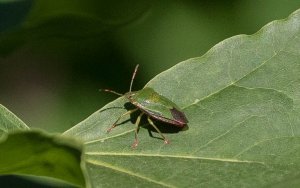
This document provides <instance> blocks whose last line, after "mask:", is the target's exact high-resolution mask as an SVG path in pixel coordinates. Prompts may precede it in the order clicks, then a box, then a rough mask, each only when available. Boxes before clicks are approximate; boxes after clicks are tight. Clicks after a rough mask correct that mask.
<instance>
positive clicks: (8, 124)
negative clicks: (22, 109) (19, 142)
mask: <svg viewBox="0 0 300 188" xmlns="http://www.w3.org/2000/svg"><path fill="white" fill-rule="evenodd" d="M26 129H29V128H28V127H27V125H26V124H25V123H24V122H23V121H22V120H20V119H19V118H18V117H17V116H16V115H15V114H13V113H12V112H11V111H9V110H8V109H7V108H5V107H4V106H2V105H1V104H0V138H1V136H2V135H3V134H4V133H7V132H9V131H15V130H26Z"/></svg>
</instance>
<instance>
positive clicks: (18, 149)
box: [0, 131, 85, 187]
mask: <svg viewBox="0 0 300 188" xmlns="http://www.w3.org/2000/svg"><path fill="white" fill-rule="evenodd" d="M0 151H1V154H0V175H4V174H19V175H35V176H48V177H52V178H57V179H61V180H64V181H67V182H69V183H71V184H74V185H79V186H82V187H84V186H85V180H84V175H83V172H82V170H81V166H80V163H81V153H82V146H81V144H79V143H76V142H74V141H73V140H70V139H66V138H64V137H61V136H55V135H47V134H45V133H42V132H37V131H26V132H15V133H11V134H9V135H8V137H6V138H5V139H4V140H3V141H2V142H1V143H0Z"/></svg>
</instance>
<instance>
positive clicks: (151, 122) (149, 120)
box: [147, 116, 170, 144]
mask: <svg viewBox="0 0 300 188" xmlns="http://www.w3.org/2000/svg"><path fill="white" fill-rule="evenodd" d="M147 120H148V122H149V123H150V125H152V127H154V129H155V130H156V131H157V132H158V133H159V134H160V136H161V137H162V138H163V139H164V142H165V144H169V143H170V142H169V140H168V139H167V138H166V137H165V136H164V135H163V134H162V133H161V132H160V130H159V129H158V128H157V127H156V125H155V124H154V123H153V121H152V120H151V119H150V117H149V116H148V118H147Z"/></svg>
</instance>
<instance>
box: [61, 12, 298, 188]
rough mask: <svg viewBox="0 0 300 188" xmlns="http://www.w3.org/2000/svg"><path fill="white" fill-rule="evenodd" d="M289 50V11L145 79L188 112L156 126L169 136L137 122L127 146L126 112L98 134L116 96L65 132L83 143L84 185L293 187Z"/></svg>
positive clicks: (294, 67)
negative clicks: (178, 122)
mask: <svg viewBox="0 0 300 188" xmlns="http://www.w3.org/2000/svg"><path fill="white" fill-rule="evenodd" d="M299 55H300V11H297V12H295V13H293V14H292V15H291V16H290V17H289V18H288V19H286V20H280V21H274V22H272V23H270V24H268V25H267V26H265V27H264V28H262V29H261V30H260V31H259V32H258V33H256V34H254V35H251V36H247V35H239V36H235V37H232V38H229V39H227V40H225V41H222V42H221V43H219V44H217V45H216V46H215V47H213V48H212V49H211V50H210V51H209V52H208V53H206V54H205V55H204V56H202V57H199V58H194V59H189V60H187V61H185V62H182V63H179V64H178V65H176V66H174V67H172V68H171V69H169V70H167V71H165V72H163V73H161V74H159V75H158V76H157V77H155V78H154V79H153V80H151V81H150V82H149V83H148V84H147V86H149V87H152V88H154V89H155V90H156V91H157V92H158V93H161V94H162V95H164V96H166V97H168V98H169V99H171V100H173V101H174V102H176V103H177V104H178V105H179V106H180V107H182V108H183V111H184V112H185V113H186V115H187V117H188V119H189V124H188V129H186V130H185V131H180V132H178V131H177V129H175V127H173V126H171V125H167V124H161V127H164V132H166V133H165V135H166V136H167V137H168V138H169V139H170V141H171V143H170V144H168V145H165V144H164V143H163V141H162V140H161V139H157V138H153V137H151V136H150V134H149V133H148V131H147V129H145V128H141V129H140V131H139V139H140V143H139V146H138V148H137V149H132V148H131V147H130V145H131V143H132V142H133V140H134V125H133V122H134V121H135V118H134V117H131V118H129V117H126V118H124V119H123V120H124V123H122V124H121V125H119V126H117V127H116V128H115V129H113V131H112V132H111V133H109V134H107V133H106V130H107V128H108V127H110V126H111V125H112V123H113V122H114V121H115V120H116V119H117V117H118V116H119V115H120V114H122V113H124V112H125V111H126V109H125V108H124V104H125V103H126V100H125V99H124V98H122V97H121V98H119V99H117V100H115V101H113V102H112V103H109V104H108V105H106V106H105V107H103V108H102V109H101V110H99V111H97V112H95V113H94V114H92V115H91V116H90V117H88V118H87V119H86V120H84V121H83V122H81V123H79V124H78V125H76V126H75V127H73V128H72V129H70V130H68V131H67V132H66V133H65V134H66V135H72V136H75V137H77V138H79V139H81V140H83V141H84V142H85V145H86V153H85V159H86V165H87V170H88V174H89V177H90V180H91V182H92V185H93V186H94V187H117V186H122V187H132V186H139V187H144V186H145V187H199V186H200V187H201V186H204V187H263V186H267V187H272V186H274V185H277V186H278V185H281V186H287V185H294V186H295V185H298V186H299V185H300V180H299V179H300V171H299V168H300V74H299V73H300V58H299ZM125 106H126V105H125ZM126 120H129V121H126ZM143 125H145V126H144V127H146V128H148V127H149V126H146V123H145V122H143ZM153 135H154V136H155V137H156V136H158V135H157V133H153Z"/></svg>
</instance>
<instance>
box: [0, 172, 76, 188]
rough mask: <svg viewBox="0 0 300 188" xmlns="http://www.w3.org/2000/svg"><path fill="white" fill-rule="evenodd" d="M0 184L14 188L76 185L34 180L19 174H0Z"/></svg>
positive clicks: (53, 187) (46, 187)
mask: <svg viewBox="0 0 300 188" xmlns="http://www.w3.org/2000/svg"><path fill="white" fill-rule="evenodd" d="M0 185H1V188H13V187H20V188H39V187H43V188H56V187H65V188H73V187H75V186H71V185H67V184H65V183H62V184H60V183H55V184H54V183H53V184H50V183H49V184H47V183H43V182H41V181H34V180H31V179H29V178H25V177H22V176H17V175H5V176H0Z"/></svg>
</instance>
